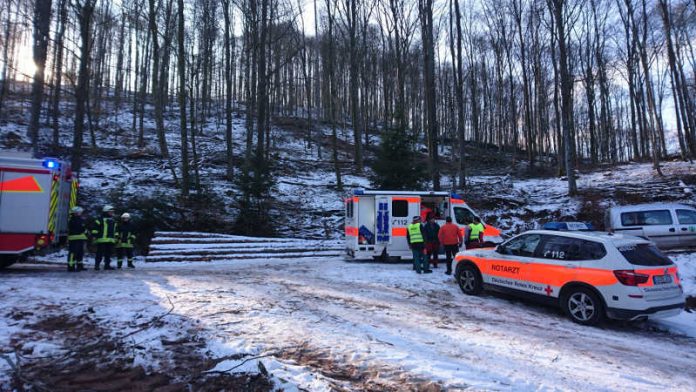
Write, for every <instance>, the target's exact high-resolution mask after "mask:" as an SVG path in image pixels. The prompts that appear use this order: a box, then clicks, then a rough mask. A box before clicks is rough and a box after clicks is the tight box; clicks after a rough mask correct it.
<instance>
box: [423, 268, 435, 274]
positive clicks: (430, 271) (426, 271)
mask: <svg viewBox="0 0 696 392" xmlns="http://www.w3.org/2000/svg"><path fill="white" fill-rule="evenodd" d="M423 272H425V273H426V274H432V273H433V270H430V269H427V270H425V271H423Z"/></svg>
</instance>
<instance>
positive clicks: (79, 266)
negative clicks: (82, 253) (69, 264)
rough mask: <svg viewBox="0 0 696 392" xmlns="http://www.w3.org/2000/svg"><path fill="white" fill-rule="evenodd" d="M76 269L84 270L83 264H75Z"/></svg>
mask: <svg viewBox="0 0 696 392" xmlns="http://www.w3.org/2000/svg"><path fill="white" fill-rule="evenodd" d="M77 270H78V271H84V270H85V265H84V264H82V263H78V264H77Z"/></svg>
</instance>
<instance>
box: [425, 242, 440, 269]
mask: <svg viewBox="0 0 696 392" xmlns="http://www.w3.org/2000/svg"><path fill="white" fill-rule="evenodd" d="M425 252H426V253H427V255H428V262H429V263H431V264H432V265H434V266H435V268H437V262H438V261H439V256H440V243H439V242H437V241H430V242H428V243H426V244H425Z"/></svg>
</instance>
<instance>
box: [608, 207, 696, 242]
mask: <svg viewBox="0 0 696 392" xmlns="http://www.w3.org/2000/svg"><path fill="white" fill-rule="evenodd" d="M604 225H605V228H606V229H607V230H608V231H615V232H617V233H622V234H629V235H635V236H639V237H645V238H647V239H649V240H650V241H652V242H654V243H655V245H657V246H658V247H659V248H661V249H672V248H684V247H690V246H696V208H693V207H689V206H687V205H684V204H676V203H652V204H639V205H634V206H617V207H611V208H610V209H609V210H607V212H606V214H605V216H604Z"/></svg>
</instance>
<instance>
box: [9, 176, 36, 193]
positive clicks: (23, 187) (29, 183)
mask: <svg viewBox="0 0 696 392" xmlns="http://www.w3.org/2000/svg"><path fill="white" fill-rule="evenodd" d="M0 192H18V193H19V192H21V193H41V192H43V189H41V185H39V182H38V181H36V178H35V177H34V176H26V177H20V178H15V179H12V180H7V181H3V182H0Z"/></svg>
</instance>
